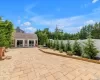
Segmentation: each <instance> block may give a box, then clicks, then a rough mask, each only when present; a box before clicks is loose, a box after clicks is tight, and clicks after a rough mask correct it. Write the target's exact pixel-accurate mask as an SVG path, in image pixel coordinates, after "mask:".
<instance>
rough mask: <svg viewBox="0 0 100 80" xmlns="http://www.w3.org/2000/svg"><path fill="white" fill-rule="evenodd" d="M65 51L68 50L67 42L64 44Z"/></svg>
mask: <svg viewBox="0 0 100 80" xmlns="http://www.w3.org/2000/svg"><path fill="white" fill-rule="evenodd" d="M64 52H67V44H65V45H64Z"/></svg>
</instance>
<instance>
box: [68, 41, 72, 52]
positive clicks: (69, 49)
mask: <svg viewBox="0 0 100 80" xmlns="http://www.w3.org/2000/svg"><path fill="white" fill-rule="evenodd" d="M71 50H72V49H71V44H70V41H69V40H67V51H71Z"/></svg>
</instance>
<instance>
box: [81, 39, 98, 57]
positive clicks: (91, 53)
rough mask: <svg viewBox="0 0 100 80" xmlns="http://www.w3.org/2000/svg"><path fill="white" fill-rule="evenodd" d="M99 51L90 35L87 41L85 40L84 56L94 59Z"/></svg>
mask: <svg viewBox="0 0 100 80" xmlns="http://www.w3.org/2000/svg"><path fill="white" fill-rule="evenodd" d="M98 52H99V51H98V50H97V49H96V47H95V46H94V41H92V39H91V38H90V37H89V38H88V40H87V42H85V46H84V53H83V54H82V56H83V57H86V58H89V59H94V58H95V56H96V55H97V53H98Z"/></svg>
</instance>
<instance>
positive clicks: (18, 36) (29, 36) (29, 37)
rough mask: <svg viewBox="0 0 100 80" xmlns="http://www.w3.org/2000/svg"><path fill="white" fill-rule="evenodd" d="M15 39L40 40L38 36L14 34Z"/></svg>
mask: <svg viewBox="0 0 100 80" xmlns="http://www.w3.org/2000/svg"><path fill="white" fill-rule="evenodd" d="M14 38H15V39H38V37H37V35H36V34H31V33H14Z"/></svg>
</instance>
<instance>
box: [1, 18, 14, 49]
mask: <svg viewBox="0 0 100 80" xmlns="http://www.w3.org/2000/svg"><path fill="white" fill-rule="evenodd" d="M13 31H14V27H13V24H12V22H10V21H8V20H6V21H2V19H0V47H11V43H12V33H13Z"/></svg>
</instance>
